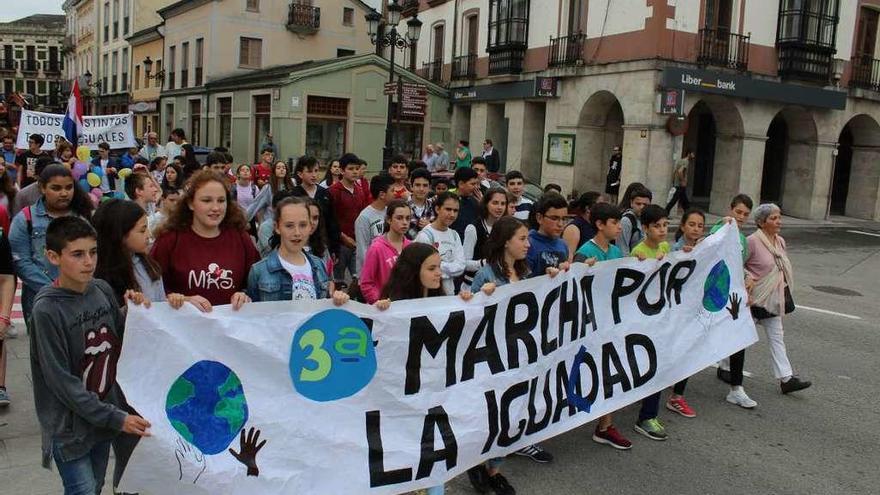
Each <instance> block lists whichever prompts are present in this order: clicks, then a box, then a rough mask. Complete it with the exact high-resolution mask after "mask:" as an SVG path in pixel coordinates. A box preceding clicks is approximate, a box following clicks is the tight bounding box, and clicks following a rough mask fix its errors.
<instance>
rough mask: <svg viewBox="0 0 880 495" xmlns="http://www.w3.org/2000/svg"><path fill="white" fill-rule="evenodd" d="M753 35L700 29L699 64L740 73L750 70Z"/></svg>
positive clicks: (721, 29)
mask: <svg viewBox="0 0 880 495" xmlns="http://www.w3.org/2000/svg"><path fill="white" fill-rule="evenodd" d="M751 37H752V36H751V33H749V34H746V35H743V34H737V33H731V32H730V30H729V29H726V28H713V29H710V28H705V29H700V33H699V36H698V38H697V39H698V42H699V53H698V54H697V63H698V64H700V65H713V66H716V67H726V68H728V69H734V70H738V71H740V72H743V71H746V70H748V67H749V48H750V47H751V42H750V40H751Z"/></svg>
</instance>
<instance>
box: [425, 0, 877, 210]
mask: <svg viewBox="0 0 880 495" xmlns="http://www.w3.org/2000/svg"><path fill="white" fill-rule="evenodd" d="M418 9H419V18H420V19H422V21H423V22H424V23H425V27H424V28H423V35H422V37H421V41H420V43H419V46H418V48H417V51H416V53H415V54H414V55H412V59H413V61H414V63H413V65H414V66H415V68H416V69H418V70H420V71H421V73H422V75H424V76H425V77H427V78H428V79H431V80H434V81H435V82H437V83H439V84H441V85H444V86H446V87H448V88H449V89H450V94H451V98H452V102H453V116H452V134H453V136H454V137H456V138H469V139H470V141H471V143H472V147H476V145H477V144H478V143H480V142H482V140H483V139H485V138H490V139H493V140H494V142H495V144H496V147H498V148H501V149H502V156H503V158H504V162H505V165H506V168H508V169H513V168H516V169H521V170H522V171H523V172H524V173H526V174H527V175H528V176H530V177H531V178H532V179H533V180H537V181H540V182H544V183H547V182H557V183H561V184H563V185H564V186H565V188H566V190H567V191H569V192H570V191H573V190H576V191H579V192H583V191H587V190H600V191H601V190H604V185H605V184H604V182H605V180H604V178H605V173H606V167H607V163H608V159H609V156H610V154H611V149H612V148H613V147H614V146H616V145H621V146H622V147H623V155H624V158H623V163H624V164H623V182H624V184H623V185H624V187H625V186H626V184H628V183H631V182H636V181H638V182H643V183H645V184H646V185H647V186H648V187H650V188H651V189H652V190H653V191H655V194H656V195H657V196H658V202H662V201H664V200H665V192H666V191H667V190H668V189H669V186H670V184H671V176H672V168H673V163H674V161H675V160H676V159H677V158H678V157H680V156H682V155H683V153H684V152H685V151H686V150H693V151H695V152H696V156H697V157H696V160H695V163H694V164H693V166H692V167H691V172H690V173H691V177H690V179H691V180H690V186H689V188H690V189H691V191H690V192H691V195H692V196H693V197H695V198H696V200H697V202H698V204H702V205H703V206H705V207H707V208H708V209H709V210H710V211H712V212H715V213H721V212H723V211H725V209H726V206H727V203H728V202H729V200H730V197H731V196H733V195H734V194H736V193H738V192H745V193H748V194H749V195H751V196H752V197H754V198H756V200H757V199H761V200H766V201H776V202H778V203H779V204H780V205H781V206H782V208H783V209H784V211H785V212H786V213H787V214H790V215H794V216H798V217H804V218H812V219H819V218H824V217H825V216H826V215H827V214H828V213H831V214H845V215H849V216H854V217H859V218H867V219H874V220H880V195H878V192H880V148H878V147H877V145H878V144H880V142H878V140H880V124H878V122H880V103H878V102H880V92H878V90H880V61H878V60H877V59H878V58H880V55H878V54H877V46H878V36H877V26H878V14H880V1H877V0H852V1H842V0H779V1H776V0H774V1H768V2H764V1H761V2H757V1H749V0H676V1H660V0H619V1H618V0H615V1H614V2H606V1H600V0H563V1H560V2H539V1H537V0H531V1H530V0H450V1H440V0H430V1H428V0H422V1H421V2H420V5H419V7H418ZM567 147H570V148H571V151H570V152H568V151H567ZM560 153H561V155H560ZM560 157H561V158H562V159H560ZM569 162H570V163H569ZM661 198H662V199H661Z"/></svg>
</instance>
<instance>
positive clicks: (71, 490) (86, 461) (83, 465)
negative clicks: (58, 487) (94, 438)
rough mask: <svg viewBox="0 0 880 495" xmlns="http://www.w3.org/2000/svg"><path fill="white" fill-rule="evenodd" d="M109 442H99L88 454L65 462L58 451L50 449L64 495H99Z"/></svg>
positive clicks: (108, 453)
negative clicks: (62, 485)
mask: <svg viewBox="0 0 880 495" xmlns="http://www.w3.org/2000/svg"><path fill="white" fill-rule="evenodd" d="M111 443H112V442H111V441H110V440H106V441H103V442H99V443H97V444H95V446H94V447H92V450H91V451H89V453H88V454H86V455H84V456H82V457H80V458H79V459H73V460H69V461H65V460H62V459H61V454H60V452H59V451H58V449H56V448H53V449H52V457H54V458H55V465H56V466H58V474H59V475H60V476H61V482H62V483H63V484H64V495H100V494H101V488H103V487H104V475H105V474H106V473H107V463H108V462H109V461H110V445H111Z"/></svg>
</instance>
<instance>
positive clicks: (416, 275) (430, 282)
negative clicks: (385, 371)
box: [376, 242, 513, 495]
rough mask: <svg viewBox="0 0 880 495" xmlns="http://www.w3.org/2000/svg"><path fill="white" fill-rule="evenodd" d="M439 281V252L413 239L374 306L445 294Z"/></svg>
mask: <svg viewBox="0 0 880 495" xmlns="http://www.w3.org/2000/svg"><path fill="white" fill-rule="evenodd" d="M442 281H443V274H442V272H441V271H440V253H438V252H437V250H436V249H435V248H434V246H432V245H430V244H424V243H421V242H414V243H412V244H410V245H408V246H406V247H405V248H403V251H401V252H400V256H399V257H398V258H397V263H395V264H394V268H392V269H391V275H390V276H389V277H388V282H387V283H386V284H385V286H384V287H383V288H382V299H379V300H378V301H376V308H378V309H379V310H381V311H385V310H387V309H388V308H390V307H391V302H392V301H402V300H405V299H420V298H423V297H433V296H444V295H446V294H445V292H444V291H443V287H442ZM459 297H461V298H462V300H464V301H469V300H470V299H471V297H472V294H471V293H470V292H468V291H462V292H461V293H459ZM443 493H444V488H443V485H439V486H432V487H431V488H428V495H443ZM498 493H513V492H498Z"/></svg>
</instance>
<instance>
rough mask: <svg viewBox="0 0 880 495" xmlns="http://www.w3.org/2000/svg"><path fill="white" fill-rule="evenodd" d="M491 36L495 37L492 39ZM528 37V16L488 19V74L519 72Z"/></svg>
mask: <svg viewBox="0 0 880 495" xmlns="http://www.w3.org/2000/svg"><path fill="white" fill-rule="evenodd" d="M493 36H494V37H495V39H492V38H493ZM528 39H529V18H528V15H527V14H526V15H525V16H520V17H508V18H503V19H499V20H491V19H490V21H489V45H488V46H487V47H486V51H487V52H488V53H489V75H490V76H497V75H504V74H520V73H521V72H522V71H523V60H524V59H525V57H526V49H527V48H528Z"/></svg>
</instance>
